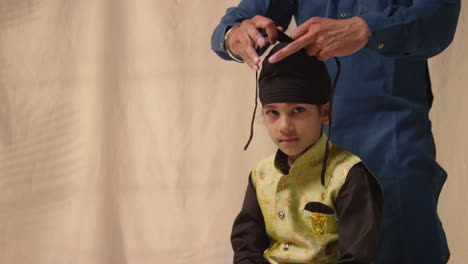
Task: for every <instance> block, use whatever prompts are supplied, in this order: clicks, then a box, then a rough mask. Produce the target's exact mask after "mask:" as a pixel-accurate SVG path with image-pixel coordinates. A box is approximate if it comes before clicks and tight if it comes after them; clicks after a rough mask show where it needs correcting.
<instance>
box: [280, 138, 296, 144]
mask: <svg viewBox="0 0 468 264" xmlns="http://www.w3.org/2000/svg"><path fill="white" fill-rule="evenodd" d="M297 140H299V138H285V139H280V142H286V143H291V142H295V141H297Z"/></svg>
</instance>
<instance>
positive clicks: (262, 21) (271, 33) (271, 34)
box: [252, 16, 278, 47]
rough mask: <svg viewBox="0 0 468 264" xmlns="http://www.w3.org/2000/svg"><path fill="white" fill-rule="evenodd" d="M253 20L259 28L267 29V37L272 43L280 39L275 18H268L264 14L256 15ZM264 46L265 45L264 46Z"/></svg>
mask: <svg viewBox="0 0 468 264" xmlns="http://www.w3.org/2000/svg"><path fill="white" fill-rule="evenodd" d="M252 21H253V22H254V23H255V26H256V27H257V28H263V29H265V32H266V33H267V38H268V41H269V42H270V44H274V43H275V42H276V40H277V39H278V32H277V29H276V25H275V22H273V20H271V19H269V18H266V17H264V16H255V17H254V18H253V19H252ZM262 47H263V46H262Z"/></svg>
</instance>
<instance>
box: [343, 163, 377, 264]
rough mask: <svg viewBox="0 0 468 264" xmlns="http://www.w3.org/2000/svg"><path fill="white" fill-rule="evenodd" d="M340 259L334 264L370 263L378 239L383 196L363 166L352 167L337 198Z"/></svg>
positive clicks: (373, 178) (372, 176)
mask: <svg viewBox="0 0 468 264" xmlns="http://www.w3.org/2000/svg"><path fill="white" fill-rule="evenodd" d="M336 208H337V214H338V237H339V243H340V251H341V258H340V259H339V260H338V262H337V264H350V263H353V264H356V263H358V264H367V263H372V260H373V258H374V256H375V254H376V251H377V246H378V242H379V237H380V226H381V224H382V216H383V195H382V189H381V187H380V184H379V182H378V181H377V179H376V178H375V176H374V175H372V173H371V172H370V171H369V170H368V169H367V168H366V167H365V166H364V164H362V163H358V164H356V165H354V166H353V167H352V168H351V170H350V171H349V172H348V175H347V177H346V181H345V183H344V184H343V186H342V187H341V189H340V192H339V193H338V197H337V198H336Z"/></svg>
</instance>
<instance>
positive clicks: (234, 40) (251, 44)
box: [226, 15, 283, 71]
mask: <svg viewBox="0 0 468 264" xmlns="http://www.w3.org/2000/svg"><path fill="white" fill-rule="evenodd" d="M260 28H263V29H265V31H266V33H267V39H268V42H270V44H274V43H275V42H276V40H277V38H278V31H277V30H283V29H282V28H281V27H276V25H275V22H273V20H271V19H269V18H266V17H264V16H261V15H257V16H255V17H253V18H252V19H246V20H244V21H243V22H242V23H241V24H240V26H239V27H236V28H235V29H233V31H232V32H231V34H230V35H229V36H228V39H227V43H226V44H227V48H228V49H229V51H231V53H233V54H235V55H238V56H241V57H242V59H243V60H244V62H245V63H247V64H248V65H249V66H250V67H251V68H252V69H253V70H255V71H257V70H258V69H259V67H258V64H259V63H260V58H259V56H258V54H257V52H256V50H255V47H260V48H263V47H264V46H265V45H266V44H267V40H266V39H265V38H264V37H263V36H262V34H260V32H258V29H260Z"/></svg>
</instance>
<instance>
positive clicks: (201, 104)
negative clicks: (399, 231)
mask: <svg viewBox="0 0 468 264" xmlns="http://www.w3.org/2000/svg"><path fill="white" fill-rule="evenodd" d="M237 3H238V1H235V0H229V1H218V0H209V1H206V0H205V1H200V0H185V1H181V0H177V1H163V0H159V1H154V0H133V1H131V0H80V1H73V0H21V1H17V0H0V263H99V264H100V263H176V264H177V263H181V264H185V263H230V261H231V258H232V253H231V249H230V244H229V233H230V228H231V223H232V221H233V219H234V217H235V215H236V213H237V212H238V210H239V209H240V205H241V201H242V198H243V192H244V189H245V186H246V184H247V176H248V173H249V171H250V168H251V167H252V165H253V164H254V163H255V162H256V161H257V160H259V159H260V158H262V157H264V156H265V155H268V154H270V153H272V151H273V150H274V147H273V145H272V143H270V140H269V139H268V137H267V135H266V133H265V131H264V129H263V127H262V124H261V120H259V122H257V125H256V135H255V138H254V141H253V144H252V145H251V147H250V149H249V151H247V152H244V151H243V150H242V147H243V145H244V143H245V140H246V139H247V137H248V131H249V122H250V116H251V111H252V109H253V98H254V74H253V72H252V71H250V70H249V69H248V68H247V67H246V66H245V65H239V64H237V63H232V62H231V63H228V62H224V61H222V60H220V59H218V58H217V56H216V55H215V54H214V53H212V52H211V51H210V37H211V32H212V30H213V28H214V27H215V26H216V24H217V23H218V21H219V19H220V17H221V15H222V14H224V11H225V9H226V8H227V7H229V6H232V5H236V4H237ZM463 9H464V10H463V13H462V15H461V19H460V22H459V28H458V32H457V35H456V39H455V41H454V43H453V44H452V46H451V47H450V48H449V49H448V50H447V51H445V52H444V53H443V54H442V55H440V56H438V57H437V58H435V59H433V60H431V62H430V64H431V65H430V66H431V72H432V76H433V85H434V93H435V96H436V101H435V103H434V108H433V110H432V119H433V121H434V134H435V136H436V141H437V146H438V154H439V161H440V162H441V163H442V165H443V166H444V167H445V168H446V169H447V171H448V172H449V180H448V182H447V184H446V185H445V188H444V190H443V194H442V198H441V201H440V214H441V218H442V220H443V223H444V226H445V230H446V232H447V235H448V239H449V245H450V248H451V251H452V260H451V263H457V264H461V263H465V259H466V258H467V257H468V226H467V225H466V223H467V222H468V208H467V203H468V192H467V191H466V190H467V187H468V163H467V162H466V159H467V158H466V155H465V152H464V150H465V149H466V148H467V147H468V139H467V137H466V136H465V134H466V131H467V130H468V125H467V122H466V121H465V120H466V117H465V116H466V115H468V106H467V105H466V104H465V100H466V99H467V98H468V90H467V89H466V83H467V82H468V71H467V70H468V62H467V58H468V55H467V54H468V50H467V46H466V42H467V41H468V39H467V36H468V34H467V33H468V25H467V22H468V13H467V12H468V7H467V6H464V7H463Z"/></svg>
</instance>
